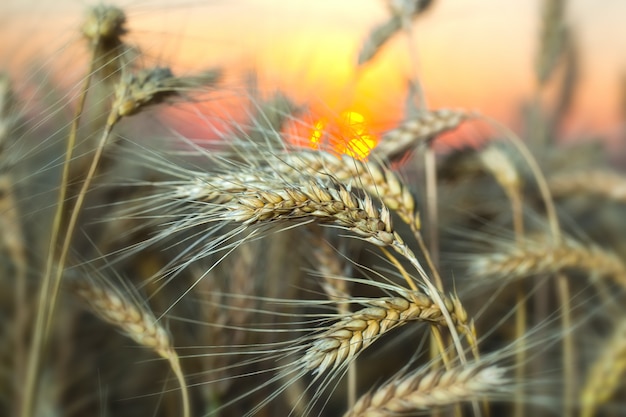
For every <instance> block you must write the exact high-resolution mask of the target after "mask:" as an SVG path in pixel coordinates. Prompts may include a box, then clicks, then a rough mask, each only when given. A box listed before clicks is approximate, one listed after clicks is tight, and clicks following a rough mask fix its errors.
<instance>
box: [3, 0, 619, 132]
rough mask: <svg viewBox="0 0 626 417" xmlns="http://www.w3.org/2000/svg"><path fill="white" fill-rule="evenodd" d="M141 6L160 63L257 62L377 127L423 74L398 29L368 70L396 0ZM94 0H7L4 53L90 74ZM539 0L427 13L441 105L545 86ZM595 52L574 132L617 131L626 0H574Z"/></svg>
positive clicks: (16, 64) (584, 51)
mask: <svg viewBox="0 0 626 417" xmlns="http://www.w3.org/2000/svg"><path fill="white" fill-rule="evenodd" d="M112 3H113V4H116V5H118V6H121V7H123V8H124V9H125V10H126V12H127V14H128V27H129V29H130V32H129V34H128V36H127V39H128V40H129V41H130V42H131V43H137V44H139V45H140V46H141V50H142V52H143V53H144V54H145V56H146V58H145V59H146V61H147V62H149V63H153V64H154V63H161V64H173V67H174V68H175V70H176V71H177V72H178V73H180V72H193V71H194V70H198V69H202V68H207V67H213V66H217V65H219V66H222V67H224V68H225V69H226V70H227V71H228V73H229V75H230V77H231V79H235V80H236V79H237V78H238V77H239V79H241V80H243V79H244V78H245V73H246V71H250V70H255V71H256V72H257V74H258V80H259V86H260V87H261V88H262V89H263V90H265V91H267V92H270V91H272V90H274V89H281V90H283V91H285V92H286V93H287V94H288V95H289V96H291V97H294V98H295V99H296V101H298V102H300V103H310V104H311V108H313V109H318V110H317V111H320V112H324V111H327V112H330V113H334V114H341V113H343V112H350V111H353V112H358V113H359V114H361V115H363V117H364V118H365V119H366V122H367V123H368V124H370V125H371V126H373V127H374V128H375V129H385V128H389V127H391V126H393V124H394V123H395V122H397V121H398V120H400V119H401V118H402V112H403V108H404V102H405V95H406V82H407V79H408V77H409V75H410V71H411V70H410V64H409V56H408V42H407V38H406V37H405V36H404V35H400V36H396V37H395V38H394V39H393V41H392V42H391V43H390V44H388V45H387V46H386V47H385V48H384V49H383V50H382V52H381V53H380V54H379V55H378V56H377V57H376V59H375V60H374V61H372V62H371V63H369V64H367V65H366V66H364V67H363V68H361V69H360V70H357V69H356V66H355V62H356V57H357V53H358V50H359V47H360V45H361V44H362V42H363V40H364V39H365V37H366V36H367V34H368V32H369V30H370V29H371V28H372V27H373V26H374V25H376V24H377V23H380V22H382V21H384V20H385V19H387V17H388V12H387V10H386V8H385V7H384V2H383V1H382V0H341V1H337V0H316V1H299V0H203V1H198V0H191V1H186V0H184V1H165V0H161V1H152V0H147V1H137V0H133V1H113V2H112ZM88 4H90V2H88V1H84V0H81V1H70V0H57V1H53V0H26V1H24V0H8V1H7V0H2V4H1V5H0V67H5V68H6V69H8V71H9V72H11V71H13V72H16V71H18V70H19V69H21V68H25V67H28V68H32V66H33V65H35V66H37V65H38V66H40V68H43V69H44V70H45V71H48V72H52V73H54V76H55V77H56V79H61V80H68V81H69V82H72V81H75V80H76V79H78V78H79V77H80V76H81V69H82V68H81V66H80V65H77V63H81V62H83V61H82V60H84V55H85V47H84V44H83V42H82V40H81V39H80V35H79V34H78V31H77V30H76V29H77V27H78V26H79V25H80V22H81V19H82V15H83V14H84V10H85V8H86V6H87V5H88ZM539 14H540V2H539V1H537V0H515V1H501V0H476V1H467V0H466V1H458V0H438V1H435V4H434V6H433V7H432V8H431V9H430V10H429V11H428V12H427V13H426V14H424V15H423V16H422V17H420V18H418V19H417V20H416V22H415V34H414V38H413V41H414V45H416V46H417V48H416V53H417V57H418V72H419V76H420V80H421V82H422V84H423V86H424V89H425V92H426V98H427V102H428V105H429V107H432V108H438V107H453V108H459V107H460V108H469V109H475V110H480V111H481V112H484V113H487V114H489V115H491V116H493V117H495V118H498V119H501V120H502V121H504V122H505V123H508V124H511V125H513V126H514V127H515V126H516V124H519V109H520V106H521V103H522V100H524V99H529V98H530V97H532V94H533V91H534V83H535V82H534V75H533V59H534V51H535V48H536V44H537V38H538V27H537V25H538V20H539V19H538V17H539ZM568 20H569V22H570V23H571V25H572V27H573V28H574V30H575V36H576V39H577V42H578V47H579V54H580V58H581V62H580V65H581V68H580V85H579V90H578V94H577V96H576V101H575V106H574V109H573V113H572V117H571V118H570V120H569V122H568V125H567V129H566V133H567V134H568V135H570V136H572V135H574V134H588V133H599V134H602V135H607V136H612V137H617V136H618V134H619V132H620V129H623V123H622V120H621V119H622V118H621V115H620V111H621V110H620V94H619V91H620V89H623V87H621V86H620V77H622V78H623V75H624V74H625V73H626V29H624V22H625V21H626V2H624V1H623V0H603V1H595V0H575V1H570V2H568Z"/></svg>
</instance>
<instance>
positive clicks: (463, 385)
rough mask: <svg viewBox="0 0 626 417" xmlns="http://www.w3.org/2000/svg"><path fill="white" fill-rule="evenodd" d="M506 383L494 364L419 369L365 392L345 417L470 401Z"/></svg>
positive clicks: (379, 415) (368, 416) (380, 415)
mask: <svg viewBox="0 0 626 417" xmlns="http://www.w3.org/2000/svg"><path fill="white" fill-rule="evenodd" d="M506 384H507V380H506V378H505V377H504V370H503V369H502V368H498V367H496V366H488V367H480V366H476V365H464V366H463V367H462V368H453V369H449V370H445V369H435V370H431V371H422V370H420V371H418V372H416V373H412V374H409V375H407V376H404V377H402V378H397V379H393V380H392V381H391V382H388V383H386V384H385V385H383V386H382V387H380V388H378V389H377V390H376V391H374V392H371V393H367V394H365V395H364V396H362V397H361V398H360V399H359V400H358V401H357V403H356V404H355V406H354V407H352V408H351V409H350V410H349V411H348V412H346V413H345V414H344V417H383V416H389V415H396V414H399V413H407V412H412V411H416V410H422V409H432V408H436V407H441V406H446V405H452V404H456V403H459V402H463V401H472V400H476V399H480V398H481V397H488V396H489V395H490V394H491V395H494V394H497V393H499V392H502V390H503V389H505V388H504V387H505V386H506Z"/></svg>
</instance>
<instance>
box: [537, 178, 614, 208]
mask: <svg viewBox="0 0 626 417" xmlns="http://www.w3.org/2000/svg"><path fill="white" fill-rule="evenodd" d="M548 186H549V187H550V191H552V194H553V195H554V196H555V197H571V196H578V195H591V196H599V197H603V198H606V199H608V200H613V201H617V202H620V203H626V177H624V175H620V174H619V173H617V172H610V171H601V170H593V171H578V172H569V173H564V174H560V175H556V176H553V177H552V178H550V179H549V180H548Z"/></svg>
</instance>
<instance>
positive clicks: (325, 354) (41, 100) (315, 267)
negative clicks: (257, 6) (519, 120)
mask: <svg viewBox="0 0 626 417" xmlns="http://www.w3.org/2000/svg"><path fill="white" fill-rule="evenodd" d="M437 3H438V2H436V1H429V0H397V1H388V2H387V3H386V6H387V12H388V13H387V15H385V16H381V20H380V24H379V25H378V26H376V27H372V28H371V30H370V31H369V32H368V33H366V34H364V36H363V42H362V43H361V45H360V49H359V50H358V51H355V56H357V57H358V58H357V59H356V60H355V62H354V66H355V67H358V68H362V70H363V71H366V70H367V65H368V63H369V62H370V61H371V60H372V59H374V57H376V59H382V60H384V59H386V58H385V56H384V53H385V49H386V48H388V45H389V43H390V42H392V41H393V39H394V38H397V37H401V36H403V35H406V34H409V35H410V34H411V33H412V31H413V30H419V25H420V19H422V18H423V15H424V14H425V13H427V12H428V11H429V10H430V9H431V8H434V7H437ZM541 4H542V15H541V18H540V22H539V24H538V28H539V33H537V34H536V38H537V42H538V48H537V51H536V57H535V58H534V62H535V63H536V65H535V68H534V75H533V76H534V78H535V79H534V80H533V83H535V84H536V91H535V95H534V96H533V97H530V98H529V99H528V102H527V105H526V106H525V107H524V109H523V112H524V114H525V118H524V120H525V124H524V126H523V128H522V129H515V130H514V129H511V128H509V127H507V126H506V125H505V124H503V123H502V122H499V121H498V120H496V119H495V118H494V117H492V116H490V115H488V114H486V113H483V112H481V111H479V110H476V109H459V108H430V107H429V106H428V105H427V98H428V97H426V94H425V89H424V86H423V85H422V80H421V79H420V78H419V76H418V75H417V74H418V73H419V71H417V68H413V69H415V71H414V72H413V75H411V76H410V77H409V79H408V80H406V81H407V82H408V83H409V84H410V86H411V88H409V93H408V97H407V102H408V103H410V105H408V106H407V108H408V110H410V111H408V110H407V112H406V117H405V118H404V119H403V120H398V122H397V123H396V124H395V126H394V127H392V128H391V129H388V130H385V131H383V132H380V135H379V137H377V138H376V140H373V139H372V136H371V135H369V134H367V135H366V134H364V133H363V131H362V130H359V129H357V128H356V127H354V126H353V131H351V132H346V131H344V130H341V131H338V130H332V129H324V128H323V127H321V125H316V124H315V123H311V122H310V120H311V117H310V109H308V108H307V106H306V103H300V102H298V101H297V100H296V99H294V98H293V97H290V95H289V94H288V93H287V92H278V93H275V94H272V95H270V96H267V97H266V96H264V95H262V94H260V93H259V92H258V91H257V90H255V83H254V82H253V80H252V81H251V80H250V79H249V80H243V82H241V83H240V84H241V85H243V87H241V85H240V86H239V88H237V89H236V90H234V89H233V88H232V84H233V80H232V74H231V73H230V72H229V68H228V67H222V66H221V65H220V63H219V62H216V63H215V65H213V66H212V67H210V68H208V69H206V70H205V71H201V72H196V73H184V74H177V73H176V72H175V71H174V70H173V69H172V67H171V66H170V65H168V63H167V62H163V61H164V60H160V61H159V60H155V59H152V58H151V57H150V56H149V55H148V54H147V53H146V52H144V51H142V50H141V49H140V48H138V47H136V46H135V45H133V44H132V31H130V30H129V29H128V22H129V20H130V19H131V18H132V15H131V14H128V13H127V11H126V10H124V9H123V8H120V7H117V6H115V5H112V4H111V5H109V4H100V5H95V6H86V10H85V13H84V16H83V17H82V19H83V20H82V21H80V22H78V21H77V22H75V25H74V27H76V28H78V29H76V33H74V35H73V36H74V37H75V39H76V40H75V41H74V42H76V43H79V44H80V45H82V49H80V51H81V54H82V57H83V58H84V61H85V62H86V63H87V65H86V66H85V67H82V66H81V67H80V71H81V74H82V75H81V76H80V77H79V81H78V82H75V83H72V84H71V85H69V86H67V85H65V84H64V83H63V82H60V81H59V80H57V79H55V78H54V77H49V78H47V77H45V76H44V75H43V72H44V70H45V68H46V65H47V64H39V65H40V67H39V71H34V72H33V73H32V75H24V73H19V72H16V71H11V70H8V69H7V70H3V71H4V72H2V73H1V74H0V287H1V289H0V321H1V326H0V415H2V416H20V417H44V416H51V417H52V416H102V417H105V416H121V417H124V416H137V415H142V416H158V417H171V416H176V417H199V416H206V417H208V416H294V417H295V416H320V417H322V416H346V417H347V416H350V417H357V416H359V417H365V416H367V417H374V416H377V417H383V416H398V415H403V416H405V415H406V416H414V415H427V416H455V417H456V416H485V417H488V416H515V417H523V416H534V417H538V416H581V417H593V416H607V417H611V416H623V415H626V307H625V306H626V303H625V302H626V297H625V295H626V294H625V292H626V291H625V290H626V173H625V172H624V166H620V165H619V164H615V163H612V162H611V158H610V155H608V154H607V152H606V151H605V149H604V148H603V147H602V146H600V144H599V143H600V139H598V140H586V139H588V138H581V140H580V141H576V142H575V143H573V144H568V145H567V146H565V145H563V144H562V142H561V141H560V140H559V139H560V138H559V134H560V132H561V130H560V127H561V126H562V124H563V123H564V119H565V118H566V117H567V115H568V111H569V109H570V107H571V100H572V97H573V94H574V90H575V89H576V86H577V83H576V76H577V75H576V74H577V71H578V68H577V67H576V59H575V56H574V55H575V54H576V53H577V52H576V46H577V45H576V37H575V36H574V32H575V30H574V28H573V27H572V26H571V25H570V23H569V22H568V20H567V14H566V6H567V2H565V1H564V0H545V1H543V2H542V3H541ZM409 38H410V36H409ZM412 48H416V45H411V43H410V42H409V43H408V44H407V51H406V54H407V56H413V54H414V52H415V51H413V50H412ZM0 69H2V67H0ZM20 77H22V78H20ZM24 77H25V78H27V80H25V79H24ZM251 78H253V77H252V76H251ZM25 81H27V82H25ZM555 92H556V93H555ZM623 94H624V95H625V96H626V89H624V92H623ZM233 97H237V98H238V99H239V100H241V101H242V102H244V103H245V105H243V106H242V107H241V108H239V109H238V110H237V111H236V112H235V113H233V114H227V115H224V114H220V115H219V116H218V115H216V114H212V113H210V112H211V109H215V108H216V106H215V103H216V102H217V103H219V102H220V101H219V100H229V99H232V98H233ZM625 100H626V98H625ZM205 103H213V105H212V106H209V107H206V106H204V104H205ZM172 110H175V111H176V110H177V111H179V113H175V114H178V115H180V114H185V115H186V117H187V119H185V120H186V121H187V122H186V123H188V124H192V125H193V126H192V127H194V128H197V130H196V131H197V132H203V133H204V134H202V135H201V134H198V137H195V136H194V137H191V136H190V135H185V134H182V133H181V132H179V131H178V130H177V129H176V127H175V126H173V125H169V126H168V125H167V120H168V117H169V116H168V115H171V113H168V112H170V111H172ZM623 116H624V118H625V119H626V114H623ZM214 120H219V123H218V124H217V125H216V124H211V123H210V121H214ZM156 121H158V122H159V123H157V122H156ZM161 122H162V123H161ZM467 126H470V127H471V128H472V129H474V131H476V132H480V135H481V138H480V140H478V141H472V143H468V144H464V143H461V144H459V145H458V146H454V147H444V148H442V147H438V140H439V139H440V138H441V137H442V136H443V137H445V135H449V134H453V133H454V132H456V131H457V130H458V129H463V128H464V127H467ZM294 127H296V129H294ZM519 131H521V132H523V133H519ZM302 132H307V133H305V134H304V135H303V134H302ZM582 139H585V140H582ZM620 140H621V141H622V143H623V142H626V138H621V139H620Z"/></svg>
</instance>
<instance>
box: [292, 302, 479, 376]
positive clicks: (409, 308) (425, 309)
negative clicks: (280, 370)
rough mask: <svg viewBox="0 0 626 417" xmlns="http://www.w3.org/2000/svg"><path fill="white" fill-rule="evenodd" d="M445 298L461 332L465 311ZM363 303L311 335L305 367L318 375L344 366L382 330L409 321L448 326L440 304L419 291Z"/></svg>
mask: <svg viewBox="0 0 626 417" xmlns="http://www.w3.org/2000/svg"><path fill="white" fill-rule="evenodd" d="M444 300H445V301H444V302H445V304H446V309H447V310H448V312H449V313H450V315H451V317H452V321H453V323H454V324H455V326H457V327H458V328H459V330H460V331H461V332H465V329H466V328H468V325H467V323H466V320H467V313H465V311H464V310H463V309H462V307H461V306H460V304H457V303H455V302H454V301H453V300H452V299H450V298H445V299H444ZM363 304H364V305H367V307H366V308H364V309H362V310H359V311H357V312H355V313H349V314H344V315H343V317H342V318H341V319H340V320H339V321H337V322H336V323H334V324H332V325H331V326H330V327H329V328H328V329H326V330H325V331H324V332H322V333H320V334H318V335H316V336H314V339H315V340H314V341H313V342H312V343H311V344H310V346H309V347H308V348H307V350H306V353H305V354H304V356H303V357H302V358H301V359H300V363H301V364H302V366H303V367H304V368H305V369H308V370H312V371H313V373H314V374H316V375H318V376H319V375H321V374H323V373H325V372H326V371H329V370H334V369H337V368H340V367H343V366H346V365H347V364H348V363H350V362H351V361H352V360H353V359H354V358H355V357H356V355H358V354H359V353H360V352H361V351H363V350H364V349H366V348H367V347H369V346H370V345H371V344H373V343H374V342H375V341H376V340H377V339H378V338H380V337H381V336H382V335H383V334H385V333H387V332H388V331H390V330H392V329H395V328H397V327H400V326H403V325H405V324H407V323H409V322H412V321H419V322H428V323H431V324H438V325H443V326H447V322H446V319H445V318H444V317H443V314H442V311H441V309H440V308H439V306H438V305H437V304H436V303H435V302H434V301H433V300H432V299H431V298H430V297H428V296H427V295H426V294H424V293H421V292H410V293H407V294H406V295H405V296H403V297H392V298H381V299H372V300H368V301H367V302H364V303H363ZM457 310H458V311H457Z"/></svg>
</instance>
